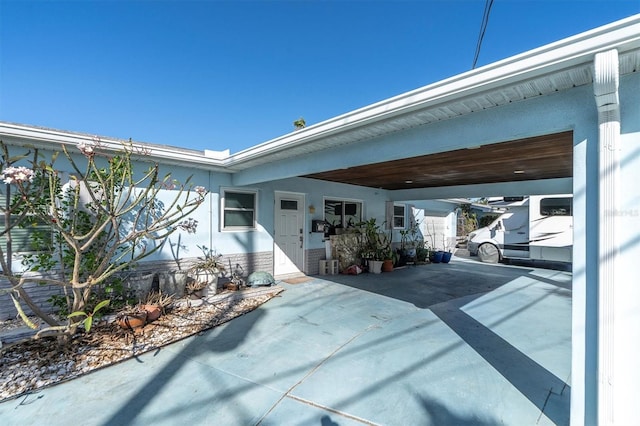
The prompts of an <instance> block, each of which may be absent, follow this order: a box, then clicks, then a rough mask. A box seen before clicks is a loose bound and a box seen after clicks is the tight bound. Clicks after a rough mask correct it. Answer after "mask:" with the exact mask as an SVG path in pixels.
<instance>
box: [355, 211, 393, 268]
mask: <svg viewBox="0 0 640 426" xmlns="http://www.w3.org/2000/svg"><path fill="white" fill-rule="evenodd" d="M356 232H357V233H358V234H359V235H360V256H361V258H362V259H363V260H364V261H366V262H367V267H368V269H369V272H372V273H374V274H379V273H380V272H382V262H383V261H384V259H385V258H386V257H387V254H388V249H389V248H388V244H387V236H386V234H384V233H382V232H380V226H379V225H378V224H377V223H376V218H371V219H369V220H366V221H363V222H360V223H358V224H357V225H356Z"/></svg>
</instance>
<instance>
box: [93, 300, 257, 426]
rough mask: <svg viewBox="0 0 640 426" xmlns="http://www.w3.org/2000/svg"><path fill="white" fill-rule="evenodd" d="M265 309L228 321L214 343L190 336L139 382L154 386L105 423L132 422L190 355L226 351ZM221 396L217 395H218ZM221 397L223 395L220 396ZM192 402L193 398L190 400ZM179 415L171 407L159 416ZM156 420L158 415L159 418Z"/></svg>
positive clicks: (113, 424)
mask: <svg viewBox="0 0 640 426" xmlns="http://www.w3.org/2000/svg"><path fill="white" fill-rule="evenodd" d="M263 315H264V312H263V311H262V310H260V309H259V308H258V309H256V310H255V311H253V312H252V313H251V315H244V316H242V319H243V321H235V322H234V321H231V322H229V324H227V326H226V327H223V328H222V331H221V333H219V334H218V335H216V336H215V338H214V340H215V344H209V345H204V344H202V340H199V339H191V340H190V341H189V343H188V344H187V345H186V346H185V347H184V348H183V349H182V350H181V352H180V353H178V354H177V355H176V356H175V357H174V359H173V360H172V361H171V362H167V363H166V364H165V366H164V367H163V368H162V369H161V370H160V371H158V373H157V374H154V375H153V377H152V378H151V379H150V380H149V381H148V382H147V383H145V384H144V385H143V386H142V389H153V390H154V391H153V392H138V393H137V394H136V395H135V397H133V398H131V399H130V400H128V401H127V403H126V404H123V405H122V406H120V407H119V409H117V410H116V411H114V413H113V414H112V416H111V417H110V418H109V420H107V421H106V422H105V423H103V424H104V425H112V426H120V425H125V424H131V423H135V421H134V420H135V419H136V418H137V417H138V415H139V414H140V413H141V412H142V408H143V407H145V406H146V405H148V404H149V403H150V401H151V400H152V399H153V398H154V397H155V395H156V394H158V393H160V390H161V389H162V388H163V387H165V386H169V383H170V382H171V379H172V378H173V377H176V376H177V375H178V374H179V371H180V370H181V369H182V368H183V367H184V366H185V364H187V363H189V362H191V360H192V357H194V356H196V355H199V354H203V353H208V352H212V353H213V352H228V351H232V350H233V349H235V348H237V347H238V346H239V345H240V344H241V343H242V342H243V341H244V339H245V338H246V336H247V334H248V333H249V331H250V330H251V329H252V328H253V326H254V325H255V324H256V323H257V322H258V321H260V319H261V318H262V316H263ZM206 336H207V337H211V336H212V335H211V334H207V335H206ZM185 352H188V353H189V355H190V356H184V355H183V353H185ZM235 395H236V391H234V392H232V393H229V394H228V395H227V397H228V398H231V397H233V396H235ZM219 397H220V396H218V398H219ZM223 398H224V396H223ZM190 402H191V403H195V401H190ZM182 409H184V410H189V407H182ZM172 414H174V415H176V416H179V415H180V412H179V410H177V409H176V410H174V412H173V413H168V412H164V413H162V418H164V419H166V417H165V416H167V415H169V416H170V415H172ZM158 420H159V421H160V420H161V419H158Z"/></svg>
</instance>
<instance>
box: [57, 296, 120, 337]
mask: <svg viewBox="0 0 640 426" xmlns="http://www.w3.org/2000/svg"><path fill="white" fill-rule="evenodd" d="M109 302H110V301H109V300H103V301H102V302H100V303H98V304H97V305H96V306H95V307H94V308H93V310H92V311H91V312H89V313H87V312H83V311H76V312H71V313H70V314H69V315H68V316H67V318H69V319H71V318H75V317H79V316H84V317H85V319H84V321H82V324H83V325H84V329H85V331H86V332H87V333H88V332H90V331H91V326H92V325H93V319H94V318H95V316H96V314H97V313H98V311H99V310H100V309H102V308H104V307H106V306H108V305H109Z"/></svg>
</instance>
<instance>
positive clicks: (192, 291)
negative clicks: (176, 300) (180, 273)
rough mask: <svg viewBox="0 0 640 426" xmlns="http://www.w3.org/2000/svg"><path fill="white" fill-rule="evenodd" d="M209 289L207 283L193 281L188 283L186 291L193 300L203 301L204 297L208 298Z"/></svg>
mask: <svg viewBox="0 0 640 426" xmlns="http://www.w3.org/2000/svg"><path fill="white" fill-rule="evenodd" d="M208 287H209V283H208V282H207V281H197V280H194V279H191V280H190V281H189V282H187V286H186V287H185V290H186V292H187V294H188V295H189V297H190V298H191V299H202V298H203V297H207V296H208V292H207V289H208Z"/></svg>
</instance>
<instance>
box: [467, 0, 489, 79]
mask: <svg viewBox="0 0 640 426" xmlns="http://www.w3.org/2000/svg"><path fill="white" fill-rule="evenodd" d="M491 6H493V0H485V3H484V14H483V16H482V23H481V24H480V34H478V43H477V44H476V54H475V56H474V57H473V65H471V69H474V68H475V67H476V63H477V62H478V57H479V56H480V48H481V47H482V39H483V38H484V33H485V31H486V30H487V24H489V14H490V13H491Z"/></svg>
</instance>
